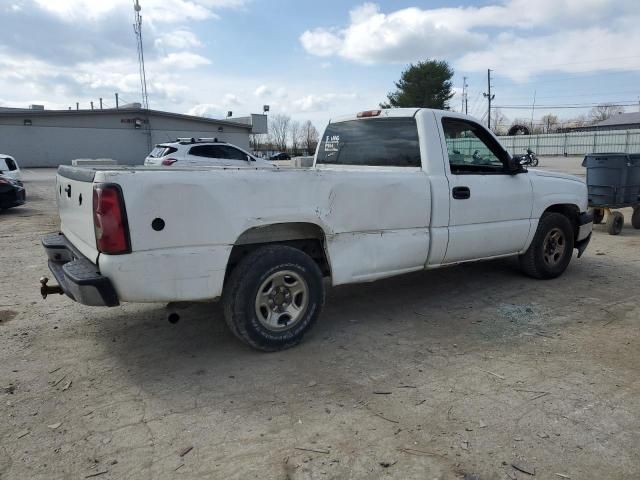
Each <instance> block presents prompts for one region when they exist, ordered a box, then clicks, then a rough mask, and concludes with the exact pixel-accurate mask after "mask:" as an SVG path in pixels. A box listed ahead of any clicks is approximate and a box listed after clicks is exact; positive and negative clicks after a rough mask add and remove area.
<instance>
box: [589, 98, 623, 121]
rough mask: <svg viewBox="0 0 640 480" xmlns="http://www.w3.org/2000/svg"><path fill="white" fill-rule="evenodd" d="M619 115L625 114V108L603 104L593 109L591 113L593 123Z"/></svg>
mask: <svg viewBox="0 0 640 480" xmlns="http://www.w3.org/2000/svg"><path fill="white" fill-rule="evenodd" d="M619 113H624V107H620V106H618V105H612V104H610V103H603V104H602V105H598V106H597V107H593V108H592V109H591V111H590V112H589V117H590V118H591V120H592V121H593V123H597V122H602V121H603V120H606V119H608V118H611V117H613V116H614V115H618V114H619Z"/></svg>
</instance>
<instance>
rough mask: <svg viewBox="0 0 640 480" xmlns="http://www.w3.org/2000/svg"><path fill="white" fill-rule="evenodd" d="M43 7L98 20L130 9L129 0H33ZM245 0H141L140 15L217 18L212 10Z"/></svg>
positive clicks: (67, 16)
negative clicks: (109, 14) (106, 15)
mask: <svg viewBox="0 0 640 480" xmlns="http://www.w3.org/2000/svg"><path fill="white" fill-rule="evenodd" d="M33 1H34V2H35V3H36V4H37V5H38V6H39V7H40V8H42V9H45V10H47V11H49V12H51V13H53V14H55V15H57V16H59V17H61V18H63V19H66V20H68V21H70V22H72V21H76V20H92V21H94V20H99V19H100V18H101V17H102V16H104V15H105V14H107V13H110V12H113V11H117V10H119V11H127V12H129V11H131V12H133V2H131V0H109V1H97V0H33ZM245 3H246V2H245V0H145V1H144V2H142V4H141V5H142V15H143V18H144V19H146V20H149V21H150V22H157V23H177V22H184V21H185V20H190V19H191V20H203V19H206V18H212V17H213V18H217V15H216V13H215V11H216V10H218V9H222V8H240V7H242V6H244V5H245Z"/></svg>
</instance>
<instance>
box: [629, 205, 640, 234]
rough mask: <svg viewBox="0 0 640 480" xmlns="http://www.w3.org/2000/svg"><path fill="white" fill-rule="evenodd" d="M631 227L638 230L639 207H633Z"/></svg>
mask: <svg viewBox="0 0 640 480" xmlns="http://www.w3.org/2000/svg"><path fill="white" fill-rule="evenodd" d="M631 225H632V226H633V228H638V229H640V206H635V207H633V216H632V217H631Z"/></svg>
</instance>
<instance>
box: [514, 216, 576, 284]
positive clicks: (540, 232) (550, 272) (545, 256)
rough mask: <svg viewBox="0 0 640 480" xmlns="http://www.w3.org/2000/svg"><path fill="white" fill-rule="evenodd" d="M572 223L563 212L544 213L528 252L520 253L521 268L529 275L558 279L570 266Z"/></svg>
mask: <svg viewBox="0 0 640 480" xmlns="http://www.w3.org/2000/svg"><path fill="white" fill-rule="evenodd" d="M574 241H575V239H574V234H573V225H571V222H570V221H569V219H568V218H567V217H565V216H564V215H562V214H561V213H553V212H551V213H545V214H543V215H542V218H540V222H539V223H538V229H537V230H536V234H535V236H534V237H533V240H532V242H531V245H530V246H529V248H528V249H527V251H526V252H525V253H524V254H522V255H520V268H521V269H522V271H523V272H524V273H526V274H527V275H529V276H530V277H534V278H539V279H550V278H556V277H558V276H560V275H562V273H564V271H565V270H566V269H567V267H568V266H569V262H570V261H571V256H572V255H573V246H574Z"/></svg>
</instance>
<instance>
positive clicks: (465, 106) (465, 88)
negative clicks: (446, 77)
mask: <svg viewBox="0 0 640 480" xmlns="http://www.w3.org/2000/svg"><path fill="white" fill-rule="evenodd" d="M460 111H461V112H464V113H465V114H467V115H468V114H469V84H468V83H467V77H462V110H460Z"/></svg>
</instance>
